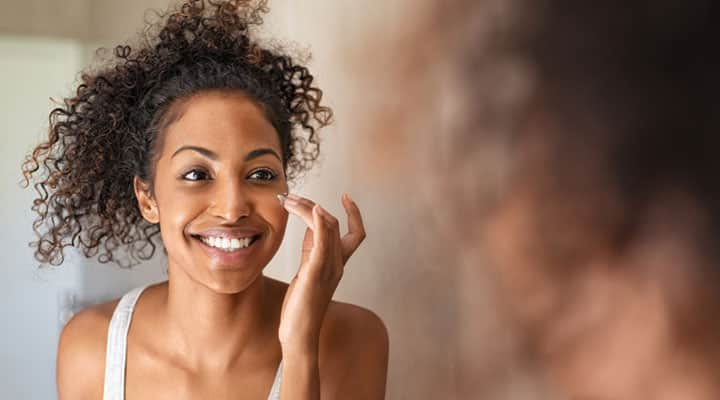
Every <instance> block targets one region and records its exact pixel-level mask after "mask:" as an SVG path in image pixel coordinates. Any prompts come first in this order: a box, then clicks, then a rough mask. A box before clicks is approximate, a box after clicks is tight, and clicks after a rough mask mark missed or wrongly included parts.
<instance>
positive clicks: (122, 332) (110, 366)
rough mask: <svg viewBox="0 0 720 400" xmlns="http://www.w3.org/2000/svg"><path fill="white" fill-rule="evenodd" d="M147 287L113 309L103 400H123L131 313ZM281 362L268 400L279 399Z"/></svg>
mask: <svg viewBox="0 0 720 400" xmlns="http://www.w3.org/2000/svg"><path fill="white" fill-rule="evenodd" d="M146 287H147V286H142V287H138V288H135V289H133V290H131V291H129V292H128V293H127V294H125V295H124V296H123V297H122V298H121V299H120V302H119V303H118V305H117V307H115V311H114V312H113V316H112V319H111V320H110V326H109V327H108V339H107V352H106V354H105V388H104V390H103V399H104V400H125V361H126V359H127V335H128V330H129V329H130V320H131V319H132V312H133V310H134V309H135V304H136V303H137V300H138V298H139V297H140V294H141V293H142V292H143V290H145V288H146ZM281 371H282V361H281V362H280V365H279V366H278V370H277V373H276V374H275V382H273V385H272V389H270V395H269V396H268V400H279V399H280V375H281Z"/></svg>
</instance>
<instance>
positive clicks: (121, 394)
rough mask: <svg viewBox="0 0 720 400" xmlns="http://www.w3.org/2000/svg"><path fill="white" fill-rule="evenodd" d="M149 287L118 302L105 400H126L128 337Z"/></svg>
mask: <svg viewBox="0 0 720 400" xmlns="http://www.w3.org/2000/svg"><path fill="white" fill-rule="evenodd" d="M148 286H149V285H146V286H141V287H138V288H135V289H133V290H131V291H129V292H128V293H126V294H125V295H124V296H123V297H122V298H121V299H120V302H118V304H117V306H116V307H115V311H114V312H113V315H112V318H111V319H110V325H109V327H108V337H107V350H106V352H105V384H104V385H105V386H104V389H103V400H124V399H125V361H126V358H127V335H128V331H129V329H130V321H131V319H132V313H133V310H134V309H135V304H136V303H137V300H138V298H139V297H140V294H142V292H143V290H145V288H147V287H148Z"/></svg>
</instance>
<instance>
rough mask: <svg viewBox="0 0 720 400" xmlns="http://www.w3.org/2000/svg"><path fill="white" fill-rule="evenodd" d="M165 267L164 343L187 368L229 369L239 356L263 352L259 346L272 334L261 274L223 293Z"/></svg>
mask: <svg viewBox="0 0 720 400" xmlns="http://www.w3.org/2000/svg"><path fill="white" fill-rule="evenodd" d="M170 269H172V267H170ZM169 272H170V276H171V279H169V281H168V285H167V296H166V302H165V304H164V306H165V309H166V313H165V315H166V316H167V320H166V322H165V324H164V325H165V326H166V327H167V330H166V332H167V344H168V346H170V348H171V351H172V354H175V355H176V356H177V358H178V359H179V360H182V362H183V363H186V365H187V367H188V368H190V369H192V370H207V369H210V370H215V371H217V370H228V369H230V368H232V367H233V366H235V365H237V364H238V363H241V362H242V360H243V359H244V358H247V357H244V356H250V355H252V354H259V353H261V354H265V352H263V349H267V348H268V344H269V343H271V341H272V340H273V339H276V338H277V334H276V331H275V330H273V323H272V318H271V316H272V315H273V314H272V312H271V310H270V307H269V306H270V304H269V303H270V302H269V299H268V296H266V287H265V286H266V284H265V278H264V276H262V274H260V275H259V276H258V277H257V278H256V279H255V280H254V281H253V282H252V283H251V284H250V285H249V286H248V287H247V288H246V289H244V290H243V291H241V292H239V293H231V294H225V293H217V292H215V291H213V290H212V289H210V288H208V287H206V286H204V285H202V284H200V283H198V282H196V281H194V280H192V279H190V277H189V276H187V275H186V274H185V273H184V272H183V271H169Z"/></svg>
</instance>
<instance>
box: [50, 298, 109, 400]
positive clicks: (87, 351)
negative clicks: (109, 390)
mask: <svg viewBox="0 0 720 400" xmlns="http://www.w3.org/2000/svg"><path fill="white" fill-rule="evenodd" d="M108 323H109V319H108V317H107V316H105V315H104V314H103V312H102V311H101V310H100V309H99V308H91V309H88V310H85V311H82V312H80V313H78V314H77V315H75V316H74V317H73V318H72V319H71V320H70V321H69V322H68V323H67V325H65V328H64V329H63V331H62V333H61V334H60V341H59V343H58V353H57V364H56V381H57V391H58V399H59V400H85V399H87V400H90V399H102V396H103V382H104V375H105V365H104V364H105V340H106V337H107V326H108Z"/></svg>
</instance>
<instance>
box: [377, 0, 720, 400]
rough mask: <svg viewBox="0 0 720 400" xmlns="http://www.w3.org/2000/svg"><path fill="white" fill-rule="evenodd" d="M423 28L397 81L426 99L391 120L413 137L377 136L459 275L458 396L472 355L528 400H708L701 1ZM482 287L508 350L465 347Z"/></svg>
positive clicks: (714, 106)
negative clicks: (518, 386) (401, 161)
mask: <svg viewBox="0 0 720 400" xmlns="http://www.w3.org/2000/svg"><path fill="white" fill-rule="evenodd" d="M429 14H430V15H432V17H428V18H429V20H432V23H430V22H428V21H425V23H419V24H418V27H417V29H416V35H420V37H421V38H422V40H420V39H417V38H416V39H415V41H414V42H412V43H411V44H409V45H408V46H406V48H405V49H404V50H403V53H402V54H403V55H404V58H405V60H406V61H404V63H405V65H404V67H398V68H397V69H396V71H395V73H396V75H397V76H396V78H397V79H398V82H403V83H402V85H403V86H405V85H407V86H412V85H415V86H422V88H421V89H418V91H420V92H424V93H425V94H426V96H414V98H413V99H412V102H411V103H406V104H408V106H407V108H405V109H404V110H403V111H402V117H397V119H395V120H394V122H395V124H396V125H398V126H399V127H400V128H402V127H403V126H408V125H407V123H405V122H403V121H402V118H404V119H405V120H413V119H418V118H420V119H423V121H424V122H425V124H424V126H425V127H428V129H426V130H425V131H423V132H418V131H416V130H415V131H413V133H414V134H415V135H414V136H412V134H411V133H410V132H408V131H407V130H405V131H403V130H402V129H395V128H397V126H389V127H387V130H388V131H393V132H394V135H396V136H398V137H401V138H402V141H399V142H397V141H396V143H400V145H402V146H405V147H406V148H411V149H414V150H416V152H417V153H418V154H420V155H422V156H421V157H417V158H416V159H410V157H408V158H407V159H406V160H405V161H406V163H405V165H406V167H407V170H406V172H409V171H415V173H416V174H419V175H420V176H423V179H424V185H423V187H422V188H420V190H421V191H422V192H423V193H424V195H423V197H422V198H423V199H424V200H425V210H424V211H423V212H422V214H423V215H419V216H418V218H421V219H427V218H431V219H432V220H433V222H432V224H431V225H430V227H428V229H427V230H428V231H429V232H432V235H433V237H434V238H435V240H437V241H439V242H438V243H437V244H438V245H437V248H436V253H437V254H438V255H439V256H441V258H443V259H444V260H446V262H445V264H444V266H443V268H446V269H448V270H451V269H453V268H456V269H458V270H459V271H460V272H459V274H460V276H461V278H459V279H458V281H459V282H460V283H459V285H460V286H461V288H460V291H461V292H462V293H464V294H463V295H462V296H464V297H462V296H461V297H462V298H461V300H460V305H459V308H460V310H461V313H462V315H461V316H460V317H459V318H458V320H459V321H461V323H463V324H465V325H464V326H462V327H461V328H462V329H463V331H464V333H463V334H462V335H461V337H460V339H459V340H460V344H459V345H460V346H461V348H464V350H461V351H460V352H459V354H460V358H462V359H461V360H460V361H459V363H458V368H457V371H458V372H457V375H458V376H457V382H458V383H457V385H458V388H459V389H458V390H457V393H458V394H459V395H461V396H462V398H476V397H482V396H483V395H485V396H487V395H490V394H491V393H492V392H491V391H490V390H489V389H488V387H490V386H492V385H493V383H492V382H493V380H494V379H496V378H497V377H498V376H499V375H502V374H503V373H498V372H497V370H495V371H494V372H490V370H491V369H492V368H490V367H477V366H475V365H476V364H477V365H481V364H482V365H485V364H487V362H484V361H483V357H486V356H487V357H496V358H497V360H496V361H497V362H498V363H502V362H506V363H508V365H506V366H504V367H503V368H506V369H513V368H529V369H532V370H533V371H537V374H538V375H539V376H541V379H540V381H541V382H542V385H543V387H545V388H546V389H544V390H543V393H545V394H544V395H543V396H547V397H543V398H578V399H580V398H588V399H590V398H594V399H595V398H596V399H600V398H603V399H718V398H720V379H718V377H719V375H720V373H718V368H717V365H718V363H719V362H720V345H718V343H717V342H718V341H717V339H718V337H720V335H719V334H720V326H718V325H719V321H718V319H717V318H716V316H717V315H720V314H719V312H720V279H719V274H720V270H719V269H718V260H720V254H718V249H720V156H718V154H717V151H718V150H719V149H720V135H718V133H719V132H718V127H719V126H720V109H719V108H720V101H718V95H719V94H720V74H719V73H718V71H720V52H719V51H718V48H717V47H718V46H717V38H718V37H720V18H719V17H720V12H719V11H718V4H717V2H712V1H699V0H697V1H696V0H685V1H631V0H625V1H615V0H609V1H603V2H588V1H560V0H483V1H477V0H466V1H462V0H460V1H455V2H453V3H452V5H450V4H446V3H443V4H442V5H440V4H439V3H438V5H437V7H436V8H435V9H434V10H433V12H430V13H429ZM428 82H432V83H428ZM408 90H409V89H404V90H403V91H395V92H394V95H395V96H398V97H402V96H404V94H406V93H408ZM411 92H412V91H411ZM392 122H393V121H391V123H392ZM406 154H412V153H411V152H408V153H406ZM418 160H419V161H418ZM448 273H449V272H448ZM474 278H477V279H474ZM481 280H482V281H484V282H490V285H489V286H490V287H491V289H492V293H493V294H494V299H495V300H494V301H495V303H494V304H495V305H496V306H497V307H498V308H499V309H500V310H501V311H499V312H500V313H502V314H503V318H506V320H507V321H506V322H507V324H508V326H510V327H512V329H509V330H508V331H503V332H499V333H500V334H501V335H502V337H498V338H497V343H500V344H498V346H502V343H506V342H507V339H506V338H507V337H512V338H513V345H511V346H508V347H509V348H511V349H510V350H508V351H507V352H506V353H502V352H494V353H493V352H492V351H490V352H488V348H489V346H488V345H487V344H485V345H482V344H478V345H477V348H480V349H481V350H477V351H476V350H474V349H475V347H473V346H474V343H473V340H487V337H482V334H483V332H481V331H483V329H485V327H484V325H483V323H482V320H483V318H485V315H483V314H482V313H480V312H478V310H477V309H474V308H473V307H472V304H473V296H477V295H476V294H475V293H476V292H477V291H478V290H485V289H487V287H488V285H487V283H485V284H483V285H484V286H483V287H482V288H480V286H479V285H480V283H479V282H480V281H481ZM481 337H482V339H480V338H481ZM491 353H492V354H491ZM509 358H512V359H513V361H507V359H509ZM502 359H505V361H502ZM520 366H522V367H520ZM539 392H540V391H539V390H538V391H534V390H529V391H527V392H526V395H520V394H518V395H515V397H512V398H540V397H542V396H540V395H539V394H537V393H539ZM533 393H535V394H534V395H533ZM466 396H470V397H466ZM495 398H497V397H495ZM506 398H511V397H506Z"/></svg>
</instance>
